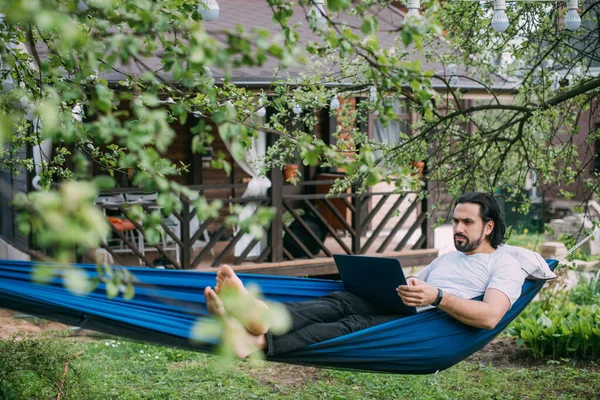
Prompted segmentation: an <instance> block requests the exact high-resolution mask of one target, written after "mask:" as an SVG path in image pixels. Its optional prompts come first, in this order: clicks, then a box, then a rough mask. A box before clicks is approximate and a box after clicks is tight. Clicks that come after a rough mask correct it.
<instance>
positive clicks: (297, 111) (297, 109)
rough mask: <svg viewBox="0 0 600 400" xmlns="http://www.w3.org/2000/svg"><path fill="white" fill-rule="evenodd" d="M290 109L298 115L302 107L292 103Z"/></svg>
mask: <svg viewBox="0 0 600 400" xmlns="http://www.w3.org/2000/svg"><path fill="white" fill-rule="evenodd" d="M292 111H293V112H294V114H296V115H298V114H300V113H301V112H302V107H300V106H299V105H298V104H294V108H292Z"/></svg>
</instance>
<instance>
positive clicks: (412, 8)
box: [404, 0, 421, 21]
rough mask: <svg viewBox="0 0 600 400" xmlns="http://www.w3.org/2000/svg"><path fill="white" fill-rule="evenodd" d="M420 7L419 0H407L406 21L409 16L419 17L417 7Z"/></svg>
mask: <svg viewBox="0 0 600 400" xmlns="http://www.w3.org/2000/svg"><path fill="white" fill-rule="evenodd" d="M420 8H421V2H420V1H419V0H408V13H407V14H406V18H405V19H404V21H406V20H407V19H408V18H411V17H420V16H421V14H420V13H419V9H420Z"/></svg>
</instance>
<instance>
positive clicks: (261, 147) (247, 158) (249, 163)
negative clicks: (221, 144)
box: [225, 116, 271, 258]
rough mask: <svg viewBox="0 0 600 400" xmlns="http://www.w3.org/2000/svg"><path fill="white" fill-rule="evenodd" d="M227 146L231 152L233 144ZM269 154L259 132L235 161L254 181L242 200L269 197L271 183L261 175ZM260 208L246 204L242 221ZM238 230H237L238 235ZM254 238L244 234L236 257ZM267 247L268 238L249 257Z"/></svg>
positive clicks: (263, 135) (250, 203) (265, 139)
mask: <svg viewBox="0 0 600 400" xmlns="http://www.w3.org/2000/svg"><path fill="white" fill-rule="evenodd" d="M254 118H255V122H256V123H257V125H259V126H260V125H262V124H263V123H264V118H265V117H257V116H255V117H254ZM225 146H227V150H229V152H230V153H232V151H231V142H229V141H228V140H226V141H225ZM232 154H233V153H232ZM266 154H267V135H266V134H265V133H264V132H262V131H258V137H256V138H253V139H252V147H251V148H249V149H247V150H246V151H245V152H244V158H243V159H237V158H236V159H235V162H236V163H237V164H238V165H239V166H240V168H242V170H243V171H244V172H245V173H247V174H248V175H250V176H251V177H252V179H251V180H250V182H248V187H247V188H246V191H245V192H244V194H243V195H242V198H252V197H263V196H266V195H267V190H268V189H269V188H270V187H271V181H270V180H269V178H267V177H266V176H264V175H263V176H261V175H260V170H261V168H262V165H263V160H264V157H265V155H266ZM257 208H258V203H256V202H249V203H248V204H246V206H245V207H244V209H243V210H242V212H241V213H240V221H244V220H245V219H247V218H249V217H250V216H252V215H253V214H254V213H255V212H256V209H257ZM237 232H238V230H236V232H235V233H236V234H237ZM253 238H254V237H253V236H252V235H249V234H244V235H243V236H242V237H241V239H240V240H239V241H238V242H237V243H236V245H235V250H234V255H235V256H236V257H238V256H240V255H241V254H242V253H243V252H244V250H245V249H246V247H248V245H249V244H250V242H251V241H252V239H253ZM266 246H267V238H266V236H265V237H263V238H262V239H261V240H260V241H259V242H258V243H257V244H256V245H255V246H254V247H253V248H252V250H251V251H250V252H249V253H248V255H247V257H249V258H255V257H258V256H259V255H260V254H261V253H262V251H263V250H264V249H265V247H266Z"/></svg>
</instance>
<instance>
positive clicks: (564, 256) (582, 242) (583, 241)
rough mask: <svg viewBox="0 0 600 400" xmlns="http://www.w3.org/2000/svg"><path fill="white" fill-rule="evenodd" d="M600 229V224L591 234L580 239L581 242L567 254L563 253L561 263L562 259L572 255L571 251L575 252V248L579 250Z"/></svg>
mask: <svg viewBox="0 0 600 400" xmlns="http://www.w3.org/2000/svg"><path fill="white" fill-rule="evenodd" d="M599 229H600V226H597V227H596V228H595V229H594V230H593V231H592V233H590V234H589V235H587V236H586V237H584V238H583V239H581V240H580V241H579V243H577V244H575V246H573V247H571V248H570V249H569V250H568V251H567V252H566V253H565V254H563V255H562V256H561V257H560V258H559V259H558V261H559V263H560V262H561V261H563V260H564V259H566V258H567V257H568V256H570V255H571V253H573V252H574V251H575V250H577V249H578V248H580V247H581V246H582V245H583V244H584V243H585V242H587V241H588V240H590V239H591V238H592V236H594V235H595V234H596V232H598V230H599Z"/></svg>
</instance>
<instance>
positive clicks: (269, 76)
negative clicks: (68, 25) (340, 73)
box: [36, 0, 516, 91]
mask: <svg viewBox="0 0 600 400" xmlns="http://www.w3.org/2000/svg"><path fill="white" fill-rule="evenodd" d="M219 6H220V14H219V17H218V18H217V19H216V20H214V21H212V22H207V23H206V30H207V32H208V33H210V34H211V35H212V36H213V37H214V38H216V39H217V40H221V41H224V39H225V32H226V31H228V30H235V28H236V26H238V25H241V26H243V27H244V28H245V29H246V30H250V29H252V28H263V29H268V30H271V31H272V32H273V35H272V38H274V39H275V40H279V41H280V42H283V38H282V37H283V36H282V29H281V27H280V26H278V25H277V24H276V23H275V22H274V21H273V11H272V10H271V8H270V7H269V4H268V2H267V1H265V0H226V1H223V0H222V1H220V2H219ZM294 8H295V9H294V15H293V16H292V17H291V19H290V23H291V24H295V23H298V28H297V32H298V34H299V44H300V45H305V44H307V43H309V42H311V41H318V40H320V38H319V37H318V36H317V35H315V34H314V33H313V32H312V31H311V29H310V27H309V24H308V22H307V21H306V18H305V15H306V14H305V11H304V9H303V8H302V7H301V6H299V5H295V6H294ZM306 10H308V9H306ZM404 15H405V14H404V13H403V12H402V11H400V10H399V9H397V8H394V7H391V6H387V7H385V8H382V9H381V10H379V12H378V13H377V15H376V17H377V19H378V22H379V29H380V34H379V42H380V46H381V47H383V48H391V47H392V46H394V45H395V44H396V41H397V32H398V27H399V26H401V24H402V22H403V20H404ZM329 17H330V18H331V19H332V20H334V21H343V22H346V23H347V24H348V25H349V27H351V28H352V29H353V30H354V31H355V32H357V33H358V34H359V35H362V33H360V29H359V27H360V24H361V22H360V19H359V18H358V17H355V16H351V15H349V14H348V13H340V14H331V13H330V14H329ZM435 46H436V47H437V48H439V51H440V52H441V53H443V52H448V51H449V47H448V46H447V45H446V44H445V43H444V41H443V39H440V40H437V41H436V43H435ZM36 47H37V48H38V53H40V55H41V56H42V57H43V55H44V54H45V53H46V52H47V48H45V45H43V44H42V43H39V44H38V45H37V46H36ZM436 50H437V49H436ZM408 57H410V59H415V58H419V59H420V60H421V65H422V67H423V68H424V69H430V70H433V71H434V72H435V73H436V74H437V75H440V76H446V77H449V73H448V72H447V67H446V66H444V65H443V64H442V63H435V62H431V61H426V60H425V59H424V57H423V55H422V54H419V53H418V52H416V51H412V52H411V54H410V55H409V56H408ZM407 61H410V60H407ZM143 62H144V64H145V66H146V67H147V68H150V69H151V70H153V71H157V73H158V75H159V76H161V77H162V78H164V79H165V80H166V81H172V76H171V75H170V74H169V73H161V72H160V71H161V70H162V67H163V65H162V63H161V51H158V52H157V53H156V56H154V57H149V58H145V59H144V60H143ZM332 68H339V67H338V66H335V67H332ZM210 69H211V73H212V74H213V77H214V78H215V80H216V81H217V83H218V82H219V81H223V80H224V79H225V76H226V74H225V71H224V70H220V69H219V68H218V67H211V68H210ZM119 71H120V72H119ZM306 71H307V66H306V65H303V64H300V63H296V64H294V65H291V66H289V67H288V68H286V69H281V68H278V60H277V59H275V58H273V57H271V58H268V59H267V61H266V62H265V63H264V64H263V65H261V66H253V67H247V66H244V67H239V68H236V69H234V70H232V71H230V81H231V82H232V83H235V84H237V85H239V86H247V87H266V86H269V85H270V84H272V83H273V82H275V81H280V80H286V79H288V78H296V77H299V76H300V75H301V74H302V73H304V72H306ZM142 72H143V70H142V68H140V67H139V66H137V65H135V64H133V63H130V64H128V65H116V66H115V70H113V71H106V72H104V73H102V74H101V77H102V78H104V79H106V80H107V81H108V82H111V83H116V82H118V81H120V80H123V79H125V77H126V75H125V74H131V75H140V74H141V73H142ZM457 74H458V75H459V76H466V75H467V73H466V70H465V69H464V68H462V67H460V66H459V67H458V68H457ZM340 84H343V83H340V82H337V83H332V85H340ZM432 85H433V87H434V88H436V89H445V88H446V85H445V83H444V82H442V81H441V80H439V79H434V80H433V82H432ZM456 87H457V88H459V89H466V90H472V89H478V90H482V89H484V87H483V86H482V85H481V84H479V83H476V82H474V81H472V80H469V79H466V78H461V79H459V81H458V84H457V85H456ZM492 87H493V88H494V89H496V90H508V91H512V90H514V89H515V88H516V82H514V81H511V80H508V79H504V78H503V77H501V76H495V77H494V79H493V84H492Z"/></svg>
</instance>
